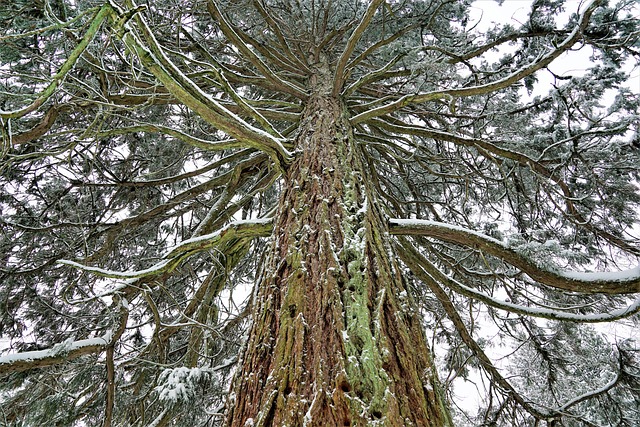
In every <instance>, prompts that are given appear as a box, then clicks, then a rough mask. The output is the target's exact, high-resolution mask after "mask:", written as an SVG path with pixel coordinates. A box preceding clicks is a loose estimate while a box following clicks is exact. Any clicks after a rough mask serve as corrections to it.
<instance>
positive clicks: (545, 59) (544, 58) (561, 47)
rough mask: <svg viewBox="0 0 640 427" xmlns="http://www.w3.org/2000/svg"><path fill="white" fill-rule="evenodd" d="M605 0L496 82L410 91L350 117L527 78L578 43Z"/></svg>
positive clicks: (358, 118)
mask: <svg viewBox="0 0 640 427" xmlns="http://www.w3.org/2000/svg"><path fill="white" fill-rule="evenodd" d="M603 1H604V0H593V1H592V2H591V3H590V4H589V5H588V6H587V8H586V9H585V11H584V12H583V13H582V15H581V16H580V19H579V21H578V23H577V24H576V26H575V28H574V29H573V31H572V32H571V33H570V34H569V35H568V36H567V38H566V39H565V40H564V41H563V42H562V43H560V44H558V46H557V47H556V48H555V49H553V50H552V51H550V52H548V53H547V54H545V55H541V56H539V57H538V58H536V59H535V60H534V61H533V62H532V63H530V64H529V65H527V66H524V67H522V68H521V69H519V70H517V71H515V72H513V73H512V74H510V75H508V76H506V77H504V78H502V79H499V80H497V81H494V82H490V83H486V84H483V85H478V86H471V87H463V88H454V89H446V90H438V91H433V92H426V93H416V94H407V95H404V96H402V97H401V98H399V99H397V100H396V101H394V102H391V103H389V104H386V105H383V106H380V107H377V108H373V109H370V110H368V111H364V112H362V113H360V114H358V115H356V116H354V117H353V118H352V119H351V123H352V124H354V125H355V124H357V123H361V122H364V121H366V120H369V119H372V118H375V117H379V116H382V115H385V114H389V113H392V112H394V111H398V110H400V109H402V108H403V107H406V106H408V105H411V104H422V103H425V102H430V101H435V100H438V99H452V98H454V97H462V96H476V95H483V94H487V93H490V92H494V91H497V90H500V89H504V88H507V87H509V86H511V85H513V84H514V83H516V82H518V81H520V80H522V79H524V78H525V77H527V76H530V75H531V74H533V73H535V72H536V71H538V70H540V69H542V68H544V67H546V66H548V65H549V64H551V62H553V61H554V60H555V59H557V58H558V57H559V56H560V55H562V54H563V53H564V52H566V51H567V50H569V49H571V47H572V46H573V45H574V44H576V43H577V42H578V41H579V40H580V38H581V37H582V32H583V30H584V29H585V28H586V27H587V25H588V24H589V19H590V18H591V15H592V14H593V12H594V11H595V10H596V9H597V8H598V7H599V6H600V5H601V4H602V3H603Z"/></svg>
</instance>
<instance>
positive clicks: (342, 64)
mask: <svg viewBox="0 0 640 427" xmlns="http://www.w3.org/2000/svg"><path fill="white" fill-rule="evenodd" d="M383 2H384V0H373V1H372V2H371V3H370V4H369V7H368V8H367V11H366V12H365V13H364V16H363V17H362V19H361V20H360V22H359V23H358V26H357V27H356V28H355V29H354V30H353V33H351V36H350V37H349V40H347V45H346V46H345V47H344V50H343V51H342V54H341V55H340V59H338V64H337V65H336V71H335V79H334V82H333V95H334V96H337V95H338V94H339V93H340V91H341V90H342V86H343V85H344V81H345V77H346V76H345V73H346V72H348V70H345V68H346V66H347V62H348V61H349V58H350V57H351V55H352V54H353V50H354V49H355V48H356V44H358V41H359V40H360V37H362V34H363V33H364V31H365V30H366V29H367V27H368V26H369V24H370V23H371V20H372V19H373V16H374V15H375V13H376V11H377V10H378V7H379V6H380V5H381V4H382V3H383Z"/></svg>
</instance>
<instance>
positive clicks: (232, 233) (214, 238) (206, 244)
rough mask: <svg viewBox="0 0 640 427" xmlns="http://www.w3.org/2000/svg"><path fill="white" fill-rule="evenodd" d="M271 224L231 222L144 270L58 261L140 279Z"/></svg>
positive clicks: (104, 274)
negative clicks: (117, 269) (109, 267)
mask: <svg viewBox="0 0 640 427" xmlns="http://www.w3.org/2000/svg"><path fill="white" fill-rule="evenodd" d="M272 227H273V222H272V220H271V219H270V218H265V219H259V220H254V221H234V222H232V223H230V224H228V225H227V226H225V227H224V228H222V229H221V230H218V231H216V232H214V233H210V234H205V235H202V236H198V237H195V238H193V239H188V240H184V241H183V242H181V243H180V244H179V245H177V246H176V247H174V248H172V249H170V250H169V251H167V253H166V255H164V256H163V259H162V260H160V261H159V262H157V263H156V264H154V265H153V266H151V267H149V268H147V269H144V270H135V271H115V270H107V269H103V268H99V267H91V266H88V265H84V264H80V263H78V262H75V261H71V260H65V259H62V260H59V261H58V264H63V265H68V266H70V267H74V268H77V269H80V270H83V271H86V272H89V273H93V274H95V275H97V276H101V277H109V278H113V279H124V280H131V279H140V278H143V277H149V276H157V275H159V274H162V273H166V272H170V271H172V270H174V269H175V268H176V267H177V266H178V265H179V264H180V263H181V262H182V261H183V260H184V259H185V258H187V257H189V256H191V255H194V254H196V253H198V252H202V251H204V250H207V249H211V248H213V247H215V246H218V245H221V244H224V243H226V242H228V241H230V240H232V239H242V238H251V237H261V236H262V237H264V236H268V235H269V234H270V233H271V230H272Z"/></svg>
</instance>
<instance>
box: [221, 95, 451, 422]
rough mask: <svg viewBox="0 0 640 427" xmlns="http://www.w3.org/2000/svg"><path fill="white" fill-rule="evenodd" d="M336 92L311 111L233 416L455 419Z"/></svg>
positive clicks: (260, 293) (290, 174)
mask: <svg viewBox="0 0 640 427" xmlns="http://www.w3.org/2000/svg"><path fill="white" fill-rule="evenodd" d="M318 86H320V85H318ZM327 92H328V91H327V90H323V89H322V88H321V87H320V88H319V89H318V90H317V91H316V95H314V96H313V97H312V98H311V99H310V100H309V102H308V103H307V105H306V108H305V111H304V112H303V119H302V121H301V124H300V131H299V133H298V134H297V136H296V149H297V152H298V156H297V157H296V160H295V161H294V163H293V164H292V165H291V166H290V167H289V168H288V169H287V172H286V176H285V177H284V184H283V185H284V186H285V188H284V191H283V194H282V197H281V199H280V201H279V209H278V214H277V216H276V218H275V225H274V234H273V236H274V237H273V242H272V246H271V251H270V255H269V256H268V258H267V259H265V261H264V267H263V272H262V274H261V279H260V281H259V283H258V285H257V291H256V295H255V296H254V298H255V305H254V313H253V325H252V328H251V331H250V335H249V338H248V344H247V348H246V351H245V354H244V357H243V360H242V366H241V367H240V370H239V372H238V373H237V374H236V377H235V379H234V383H233V385H232V393H231V396H230V399H229V408H228V412H227V417H228V418H227V425H229V426H233V427H239V426H289V427H294V426H366V425H371V424H376V425H388V426H438V427H442V426H447V425H451V421H450V415H449V412H448V409H447V406H446V404H445V399H444V397H443V393H442V391H441V390H440V387H439V383H438V380H437V376H436V373H435V369H434V367H433V364H432V361H431V357H430V351H429V349H428V348H427V345H426V342H425V339H424V335H423V332H422V326H421V323H420V319H419V318H418V316H417V314H416V312H414V310H413V306H412V303H411V301H410V299H409V297H408V296H407V292H406V291H405V286H404V283H403V281H402V274H401V272H400V270H399V267H398V265H397V263H396V261H395V260H394V259H392V258H391V255H390V254H391V248H390V245H389V241H388V234H387V231H386V221H384V220H383V217H382V214H381V212H380V211H379V210H378V206H377V203H376V197H375V193H374V192H373V190H372V188H371V187H370V185H369V184H368V183H367V176H366V173H365V171H364V169H363V164H362V162H361V158H362V155H361V154H360V150H361V148H360V147H358V146H357V145H356V143H355V140H354V136H353V132H352V129H351V127H350V124H349V122H348V120H347V114H348V113H347V109H346V107H345V105H344V104H343V103H342V102H341V101H340V100H339V99H336V98H332V97H331V96H329V95H327Z"/></svg>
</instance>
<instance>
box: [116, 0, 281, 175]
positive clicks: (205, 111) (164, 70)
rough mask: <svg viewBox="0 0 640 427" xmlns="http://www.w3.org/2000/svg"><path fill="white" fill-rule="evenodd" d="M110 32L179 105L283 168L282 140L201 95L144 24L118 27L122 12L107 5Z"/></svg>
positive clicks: (138, 18) (203, 94) (142, 21)
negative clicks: (264, 154) (110, 21)
mask: <svg viewBox="0 0 640 427" xmlns="http://www.w3.org/2000/svg"><path fill="white" fill-rule="evenodd" d="M111 7H112V14H113V15H116V16H115V17H112V21H113V22H114V23H113V27H114V32H115V33H116V34H117V36H118V37H119V38H120V39H121V40H122V41H123V42H124V43H125V45H126V46H127V47H128V48H129V49H130V50H131V51H132V52H134V53H135V54H136V55H137V56H138V58H139V59H140V61H141V62H142V64H143V65H144V66H145V67H146V68H147V69H148V70H149V71H150V72H151V73H152V74H153V75H154V76H155V77H156V78H157V79H158V80H159V81H160V82H161V83H162V84H163V85H164V86H165V88H166V89H167V90H168V91H169V92H170V93H171V94H172V95H173V96H175V97H176V98H177V99H178V100H180V101H181V102H183V103H184V104H185V105H187V106H188V107H189V108H191V109H192V110H193V111H194V112H196V113H197V114H198V115H199V116H201V117H202V118H203V119H204V120H206V121H207V122H208V123H210V124H212V125H213V126H215V127H217V128H218V129H220V130H221V131H223V132H225V133H226V134H228V135H230V136H232V137H233V138H236V139H237V140H238V141H239V142H241V143H243V144H244V145H246V146H249V147H253V148H256V149H259V150H261V151H264V152H265V153H267V154H268V155H269V156H270V157H271V158H272V159H273V160H274V161H275V162H276V164H278V165H280V166H284V165H286V164H287V163H288V162H289V161H290V159H291V157H292V154H291V153H290V152H289V151H288V150H287V149H286V148H285V147H284V145H283V144H284V143H286V141H285V140H284V139H280V138H277V137H274V136H273V135H271V134H269V133H268V132H267V131H264V130H262V129H258V128H256V127H254V126H252V125H251V124H249V123H247V122H246V121H244V120H243V119H242V118H240V117H239V116H237V115H236V114H234V113H233V112H231V111H230V110H229V109H227V108H226V107H225V106H223V105H222V104H221V103H219V102H218V101H216V100H215V99H213V98H212V97H211V96H210V95H209V94H207V93H205V92H204V91H203V90H202V89H201V88H200V87H199V86H198V85H196V84H195V83H194V82H193V81H192V80H191V79H190V78H189V77H187V76H186V75H185V74H184V73H182V71H180V69H179V68H178V67H177V66H176V65H175V64H174V63H173V62H172V61H171V60H170V59H169V58H168V57H167V55H166V54H165V51H164V49H163V48H162V47H161V46H160V44H159V43H158V41H157V40H156V38H155V36H154V35H153V32H152V31H151V30H150V28H149V26H148V25H147V23H146V21H145V20H144V19H143V18H142V17H141V16H140V15H139V14H138V15H135V16H134V21H135V23H136V24H137V25H136V26H135V28H134V26H133V25H130V24H129V23H126V24H121V23H120V22H119V19H118V17H119V16H121V15H122V14H123V12H122V11H121V10H120V9H119V8H118V7H117V6H115V5H111Z"/></svg>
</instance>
